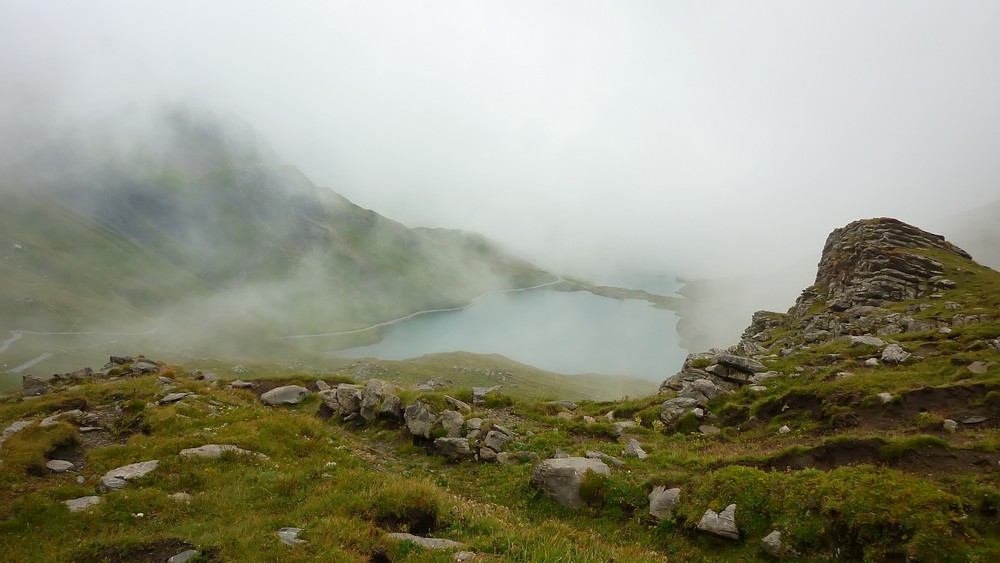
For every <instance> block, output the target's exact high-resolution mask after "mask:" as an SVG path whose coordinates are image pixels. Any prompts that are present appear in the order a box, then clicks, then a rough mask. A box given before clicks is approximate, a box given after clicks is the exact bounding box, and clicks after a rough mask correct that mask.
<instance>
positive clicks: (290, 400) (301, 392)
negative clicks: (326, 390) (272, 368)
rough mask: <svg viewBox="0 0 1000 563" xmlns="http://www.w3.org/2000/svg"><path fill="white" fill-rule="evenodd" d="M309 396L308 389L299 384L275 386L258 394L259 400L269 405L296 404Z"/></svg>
mask: <svg viewBox="0 0 1000 563" xmlns="http://www.w3.org/2000/svg"><path fill="white" fill-rule="evenodd" d="M308 396H309V390H308V389H306V388H305V387H302V386H301V385H285V386H284V387H276V388H274V389H271V390H270V391H268V392H267V393H264V394H263V395H261V396H260V400H261V401H262V402H263V403H264V404H265V405H269V406H276V405H297V404H299V403H301V402H302V401H304V400H305V398H306V397H308Z"/></svg>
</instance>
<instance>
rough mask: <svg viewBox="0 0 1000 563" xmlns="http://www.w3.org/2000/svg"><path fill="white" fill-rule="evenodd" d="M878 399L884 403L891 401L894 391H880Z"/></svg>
mask: <svg viewBox="0 0 1000 563" xmlns="http://www.w3.org/2000/svg"><path fill="white" fill-rule="evenodd" d="M878 400H879V401H882V404H886V403H891V402H892V393H879V394H878Z"/></svg>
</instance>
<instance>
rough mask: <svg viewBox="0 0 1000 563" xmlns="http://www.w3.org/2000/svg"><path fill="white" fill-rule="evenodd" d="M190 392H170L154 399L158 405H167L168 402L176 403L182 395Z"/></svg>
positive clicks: (184, 395) (185, 395)
mask: <svg viewBox="0 0 1000 563" xmlns="http://www.w3.org/2000/svg"><path fill="white" fill-rule="evenodd" d="M190 394H191V393H170V394H169V395H167V396H165V397H163V398H162V399H160V400H159V401H156V402H157V403H158V404H160V405H169V404H170V403H176V402H177V401H180V400H181V399H183V398H184V397H187V396H188V395H190Z"/></svg>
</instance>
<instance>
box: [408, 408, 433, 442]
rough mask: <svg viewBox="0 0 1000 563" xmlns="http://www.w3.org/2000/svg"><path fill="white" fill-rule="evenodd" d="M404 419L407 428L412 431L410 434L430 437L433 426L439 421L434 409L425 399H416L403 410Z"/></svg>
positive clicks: (425, 437)
mask: <svg viewBox="0 0 1000 563" xmlns="http://www.w3.org/2000/svg"><path fill="white" fill-rule="evenodd" d="M403 420H405V421H406V429H407V430H409V431H410V434H412V435H413V436H416V437H420V438H424V439H429V438H430V437H431V428H433V427H434V423H435V422H437V415H436V414H434V410H433V409H431V407H430V406H429V405H427V404H426V403H424V402H423V401H416V402H414V403H413V404H412V405H410V406H408V407H406V410H405V411H403Z"/></svg>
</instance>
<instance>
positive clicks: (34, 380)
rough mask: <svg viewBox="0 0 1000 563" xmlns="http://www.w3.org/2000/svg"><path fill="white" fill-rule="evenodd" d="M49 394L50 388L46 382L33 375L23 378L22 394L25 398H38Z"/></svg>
mask: <svg viewBox="0 0 1000 563" xmlns="http://www.w3.org/2000/svg"><path fill="white" fill-rule="evenodd" d="M48 392H49V386H48V384H46V383H45V380H43V379H41V378H38V377H35V376H33V375H23V376H21V394H22V395H24V396H25V397H37V396H38V395H44V394H46V393H48Z"/></svg>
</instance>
